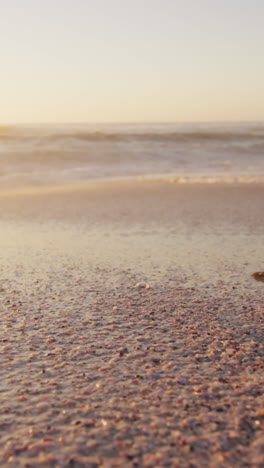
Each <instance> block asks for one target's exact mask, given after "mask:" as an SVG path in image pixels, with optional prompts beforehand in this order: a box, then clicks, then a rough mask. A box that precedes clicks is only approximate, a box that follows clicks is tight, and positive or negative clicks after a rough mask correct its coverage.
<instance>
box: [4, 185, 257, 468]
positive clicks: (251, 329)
mask: <svg viewBox="0 0 264 468" xmlns="http://www.w3.org/2000/svg"><path fill="white" fill-rule="evenodd" d="M263 192H264V187H263V186H261V185H258V186H257V185H256V186H253V185H248V186H247V185H239V184H238V185H225V186H221V185H214V186H210V185H207V186H205V185H192V186H191V185H189V186H187V185H186V186H179V185H177V184H170V183H167V182H160V181H155V182H153V181H152V182H140V181H137V182H132V181H130V182H128V181H127V182H119V183H118V184H113V183H104V184H91V185H89V186H82V187H79V188H78V189H77V190H76V187H74V186H70V187H67V189H66V187H64V188H63V187H62V188H60V190H58V189H56V190H53V189H52V188H49V190H47V189H44V190H43V189H40V190H39V189H38V190H35V189H34V190H30V191H29V190H27V193H26V191H24V192H23V193H22V192H21V191H20V192H19V193H18V192H17V193H16V194H15V193H11V194H8V193H2V194H0V216H1V218H0V219H1V222H0V225H1V226H0V227H1V239H0V240H1V246H0V251H1V266H0V287H1V295H0V303H1V328H0V350H1V361H0V382H1V383H0V392H1V409H0V411H1V422H0V427H1V441H0V466H8V467H14V468H15V467H27V468H30V467H32V468H33V467H73V466H75V467H100V466H105V467H153V468H154V467H155V468H156V467H163V466H164V467H165V466H167V467H203V466H204V467H219V468H220V467H226V466H237V467H248V466H254V467H262V466H263V456H264V445H263V421H264V412H263V407H264V405H263V403H264V401H263V400H264V399H263V383H264V382H263V380H264V379H263V375H264V374H263V312H264V284H263V283H262V282H260V281H254V278H253V277H252V276H251V274H252V273H253V272H254V271H263V269H264V265H263V257H264V256H263V253H264V251H263V245H264V243H263V240H264V239H263V237H264V236H263V209H262V205H263ZM138 284H140V286H138Z"/></svg>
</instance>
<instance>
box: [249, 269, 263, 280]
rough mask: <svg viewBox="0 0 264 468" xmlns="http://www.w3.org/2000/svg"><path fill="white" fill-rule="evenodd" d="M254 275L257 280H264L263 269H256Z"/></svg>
mask: <svg viewBox="0 0 264 468" xmlns="http://www.w3.org/2000/svg"><path fill="white" fill-rule="evenodd" d="M252 276H253V278H254V279H255V280H256V281H263V282H264V272H263V271H256V273H253V275H252Z"/></svg>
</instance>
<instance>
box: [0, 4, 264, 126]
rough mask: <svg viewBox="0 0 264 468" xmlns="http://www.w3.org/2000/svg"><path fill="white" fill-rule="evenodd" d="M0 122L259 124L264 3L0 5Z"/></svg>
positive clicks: (262, 116)
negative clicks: (251, 121) (218, 122)
mask: <svg viewBox="0 0 264 468" xmlns="http://www.w3.org/2000/svg"><path fill="white" fill-rule="evenodd" d="M0 7H1V9H0V31H1V40H0V60H1V62H0V63H1V73H0V123H1V124H3V123H20V122H21V123H26V122H28V123H37V122H107V121H109V122H113V121H116V122H132V121H133V122H135V121H148V122H155V121H156V122H157V121H158V122H162V121H165V122H168V121H175V122H176V121H223V120H225V121H229V120H236V121H240V120H244V121H245V120H246V121H250V120H261V121H263V120H264V51H263V48H264V26H263V24H264V0H0Z"/></svg>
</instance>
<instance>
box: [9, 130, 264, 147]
mask: <svg viewBox="0 0 264 468" xmlns="http://www.w3.org/2000/svg"><path fill="white" fill-rule="evenodd" d="M70 140H72V141H75V142H76V141H79V142H100V141H101V142H106V141H109V142H119V141H120V142H122V141H125V142H127V141H153V142H159V141H160V142H179V143H181V142H182V143H188V142H189V143H192V142H198V143H199V142H200V143H202V142H204V143H206V142H227V143H232V142H233V143H237V142H249V143H250V142H252V143H256V144H259V145H261V144H263V143H264V125H259V126H255V127H249V128H243V127H238V128H230V129H228V128H219V129H217V128H210V127H209V128H205V129H204V128H200V129H194V130H193V129H191V130H190V129H188V128H183V129H172V130H165V129H164V130H163V129H160V128H158V129H154V130H148V129H144V128H142V129H141V128H140V126H139V127H138V128H137V129H136V131H135V130H134V129H132V130H129V131H127V130H126V128H124V129H121V130H120V129H118V131H115V130H113V129H112V130H90V129H82V130H80V129H62V130H61V129H52V128H48V129H45V128H41V127H39V128H37V129H36V128H23V127H15V126H0V141H5V142H10V143H12V142H17V143H23V142H27V143H29V142H32V143H52V142H64V141H65V142H69V141H70Z"/></svg>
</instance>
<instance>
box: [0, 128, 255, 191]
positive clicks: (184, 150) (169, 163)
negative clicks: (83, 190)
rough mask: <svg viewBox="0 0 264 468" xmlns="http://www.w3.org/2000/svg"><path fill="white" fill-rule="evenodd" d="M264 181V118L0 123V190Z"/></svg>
mask: <svg viewBox="0 0 264 468" xmlns="http://www.w3.org/2000/svg"><path fill="white" fill-rule="evenodd" d="M135 177H136V178H160V177H161V178H162V177H165V178H169V179H171V180H172V181H174V182H175V183H192V182H202V183H218V182H227V183H228V182H242V183H243V182H244V183H258V182H263V181H264V122H250V123H247V122H243V123H160V124H159V123H155V124H153V123H149V124H147V123H131V124H116V123H115V124H112V123H111V124H108V123H105V124H52V125H51V124H42V125H0V187H1V186H6V185H12V184H46V183H48V184H50V183H51V184H54V183H55V184H57V183H78V182H85V181H96V180H100V179H123V178H135Z"/></svg>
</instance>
